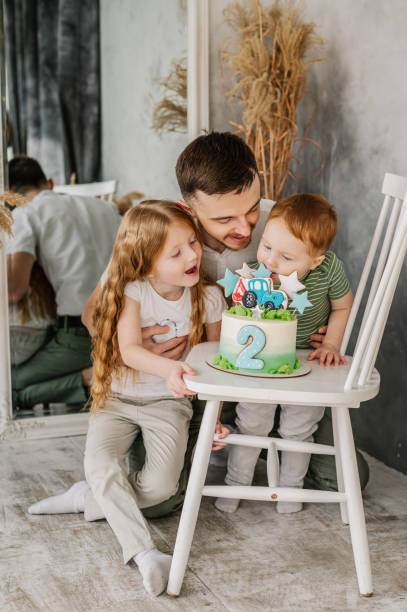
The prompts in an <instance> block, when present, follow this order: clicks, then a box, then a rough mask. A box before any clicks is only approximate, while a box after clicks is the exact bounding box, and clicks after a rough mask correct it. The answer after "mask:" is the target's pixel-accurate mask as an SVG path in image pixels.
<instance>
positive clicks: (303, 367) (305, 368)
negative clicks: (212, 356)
mask: <svg viewBox="0 0 407 612" xmlns="http://www.w3.org/2000/svg"><path fill="white" fill-rule="evenodd" d="M206 363H207V364H208V366H210V367H211V368H213V369H214V370H219V372H226V373H227V374H236V375H237V376H249V377H250V378H297V377H298V376H305V375H306V374H309V373H310V372H311V366H310V365H309V364H308V363H307V362H306V361H305V362H304V361H301V360H300V367H299V368H297V369H296V370H294V372H293V373H292V374H267V373H266V372H256V371H255V370H253V372H239V371H238V370H224V369H223V368H219V367H218V366H216V365H213V363H209V361H207V362H206Z"/></svg>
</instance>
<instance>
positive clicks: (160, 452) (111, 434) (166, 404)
mask: <svg viewBox="0 0 407 612" xmlns="http://www.w3.org/2000/svg"><path fill="white" fill-rule="evenodd" d="M191 416H192V407H191V403H190V401H189V400H187V399H176V398H154V399H151V400H150V399H147V400H135V399H134V398H131V397H126V396H121V395H115V396H112V397H111V398H109V399H108V400H107V402H106V404H105V406H104V408H103V409H102V410H100V411H99V412H97V413H96V414H95V415H91V417H90V420H89V430H88V435H87V439H86V449H85V462H84V463H85V475H86V480H87V482H88V484H89V486H90V488H91V491H89V493H88V494H87V496H86V500H85V519H86V520H97V519H101V518H106V519H107V521H108V523H109V525H110V527H111V528H112V530H113V532H114V533H115V535H116V537H117V539H118V540H119V542H120V544H121V547H122V549H123V557H124V562H125V563H127V562H128V561H129V560H130V559H131V558H132V557H133V556H134V555H136V554H137V553H139V552H141V551H144V550H150V549H151V548H153V547H154V543H153V540H152V539H151V535H150V531H149V529H148V526H147V522H146V520H145V519H144V517H143V515H142V513H141V512H140V508H147V507H149V506H153V505H155V504H158V503H160V502H162V501H164V500H166V499H168V498H169V497H171V496H172V495H174V493H175V492H176V490H177V485H178V480H179V476H180V473H181V470H182V467H183V464H184V455H185V450H186V447H187V440H188V428H189V421H190V419H191ZM140 434H141V435H142V436H143V442H144V445H145V448H146V460H145V464H144V466H143V468H142V469H141V470H140V471H139V472H135V473H133V474H130V475H129V474H128V468H127V456H128V453H129V450H130V447H131V445H132V444H133V442H134V440H135V439H136V437H137V436H138V435H140Z"/></svg>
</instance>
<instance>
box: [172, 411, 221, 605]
mask: <svg viewBox="0 0 407 612" xmlns="http://www.w3.org/2000/svg"><path fill="white" fill-rule="evenodd" d="M218 409H219V401H215V400H208V401H207V402H206V407H205V412H204V415H203V418H202V424H201V428H200V430H199V436H198V441H197V443H196V448H195V455H194V460H193V462H192V467H191V473H190V476H189V481H188V487H187V492H186V495H185V501H184V506H183V509H182V514H181V519H180V522H179V525H178V532H177V538H176V541H175V547H174V553H173V557H172V563H171V570H170V576H169V580H168V588H167V593H168V595H172V596H173V597H177V596H178V595H179V593H180V591H181V587H182V582H183V580H184V575H185V570H186V567H187V563H188V557H189V551H190V549H191V544H192V538H193V537H194V531H195V525H196V520H197V518H198V511H199V506H200V504H201V498H202V489H203V487H204V484H205V478H206V472H207V470H208V464H209V457H210V454H211V448H212V442H213V435H214V432H215V425H216V420H217V416H218Z"/></svg>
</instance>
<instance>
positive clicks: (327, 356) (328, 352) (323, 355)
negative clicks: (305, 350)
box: [307, 343, 346, 366]
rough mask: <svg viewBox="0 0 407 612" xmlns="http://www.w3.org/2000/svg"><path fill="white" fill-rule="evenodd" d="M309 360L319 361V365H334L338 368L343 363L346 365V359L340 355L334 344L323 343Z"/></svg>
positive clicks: (309, 356)
mask: <svg viewBox="0 0 407 612" xmlns="http://www.w3.org/2000/svg"><path fill="white" fill-rule="evenodd" d="M307 359H308V361H312V360H313V359H319V365H327V366H330V365H331V364H333V365H335V366H338V365H340V364H341V363H343V364H344V365H346V359H345V357H343V356H342V355H341V354H340V353H339V350H338V348H337V347H336V346H334V345H333V344H328V343H322V344H321V345H320V347H319V348H317V349H316V350H315V351H313V352H312V353H311V354H310V355H308V358H307Z"/></svg>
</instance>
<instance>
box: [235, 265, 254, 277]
mask: <svg viewBox="0 0 407 612" xmlns="http://www.w3.org/2000/svg"><path fill="white" fill-rule="evenodd" d="M235 272H236V274H239V275H240V276H241V277H242V278H254V277H255V276H256V270H253V268H251V267H250V266H248V265H247V263H246V262H245V263H244V264H243V265H242V267H241V268H239V270H235Z"/></svg>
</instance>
